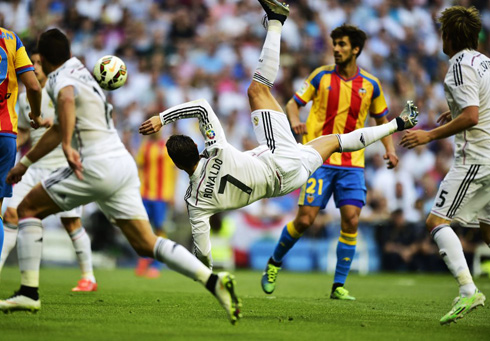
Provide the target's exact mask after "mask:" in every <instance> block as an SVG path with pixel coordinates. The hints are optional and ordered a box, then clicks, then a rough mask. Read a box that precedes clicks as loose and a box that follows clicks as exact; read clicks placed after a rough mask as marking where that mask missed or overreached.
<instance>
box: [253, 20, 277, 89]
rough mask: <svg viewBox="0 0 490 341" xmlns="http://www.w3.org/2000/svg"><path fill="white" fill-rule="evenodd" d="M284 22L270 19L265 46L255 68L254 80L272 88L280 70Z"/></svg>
mask: <svg viewBox="0 0 490 341" xmlns="http://www.w3.org/2000/svg"><path fill="white" fill-rule="evenodd" d="M281 31H282V24H281V22H280V21H279V20H270V21H269V26H268V27H267V35H266V37H265V42H264V46H263V47H262V52H261V53H260V57H259V65H258V66H257V69H255V72H254V75H253V80H254V81H256V82H259V83H262V84H264V85H267V86H268V87H269V88H272V86H273V85H274V81H275V80H276V77H277V73H278V72H279V55H280V52H281Z"/></svg>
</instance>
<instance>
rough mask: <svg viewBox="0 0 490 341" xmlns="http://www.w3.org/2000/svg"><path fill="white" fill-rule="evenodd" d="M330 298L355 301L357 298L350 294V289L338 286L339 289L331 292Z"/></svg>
mask: <svg viewBox="0 0 490 341" xmlns="http://www.w3.org/2000/svg"><path fill="white" fill-rule="evenodd" d="M330 298H331V299H333V300H344V301H355V300H356V298H355V297H353V296H350V295H349V290H347V289H346V288H344V287H337V289H335V290H334V292H332V294H330Z"/></svg>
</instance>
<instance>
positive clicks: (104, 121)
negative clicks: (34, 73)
mask: <svg viewBox="0 0 490 341" xmlns="http://www.w3.org/2000/svg"><path fill="white" fill-rule="evenodd" d="M67 86H73V87H74V89H75V106H76V123H75V129H74V131H73V137H72V146H73V148H75V149H77V150H78V152H79V153H80V157H81V158H82V162H83V160H86V159H101V158H105V157H107V154H111V155H112V156H117V155H124V154H126V153H127V150H126V148H125V147H124V145H123V143H122V142H121V139H120V138H119V135H118V134H117V131H116V129H115V128H114V123H113V121H112V106H111V105H110V104H108V103H107V101H106V97H105V95H104V92H103V91H102V89H101V88H100V86H99V84H98V83H97V82H96V81H95V79H94V78H93V77H92V74H91V73H90V72H89V71H88V70H87V68H86V67H85V66H84V65H83V64H82V63H81V62H80V61H79V60H78V59H77V58H76V57H72V58H70V59H69V60H67V61H66V62H65V63H64V64H63V65H62V66H60V67H59V68H58V69H56V70H55V71H53V72H51V73H50V74H49V75H48V81H47V84H46V90H47V92H48V95H49V97H50V98H51V100H52V101H53V103H54V104H55V108H56V106H57V100H58V94H59V92H60V90H61V89H63V88H65V87H67ZM55 124H58V112H56V116H55Z"/></svg>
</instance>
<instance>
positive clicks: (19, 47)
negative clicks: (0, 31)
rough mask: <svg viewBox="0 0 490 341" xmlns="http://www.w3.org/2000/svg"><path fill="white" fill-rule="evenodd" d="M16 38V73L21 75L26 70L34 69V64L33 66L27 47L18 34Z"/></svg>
mask: <svg viewBox="0 0 490 341" xmlns="http://www.w3.org/2000/svg"><path fill="white" fill-rule="evenodd" d="M15 39H16V52H15V62H14V67H15V73H16V74H17V75H20V74H22V73H24V72H26V71H34V66H32V62H31V60H30V59H29V56H28V55H27V52H26V48H25V47H24V44H22V41H21V40H20V39H19V37H18V36H17V34H16V35H15Z"/></svg>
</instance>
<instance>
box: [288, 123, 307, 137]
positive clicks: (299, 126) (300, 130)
mask: <svg viewBox="0 0 490 341" xmlns="http://www.w3.org/2000/svg"><path fill="white" fill-rule="evenodd" d="M291 129H293V131H294V133H295V134H296V135H305V134H307V133H308V131H307V130H306V123H303V122H301V121H299V120H298V121H291Z"/></svg>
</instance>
